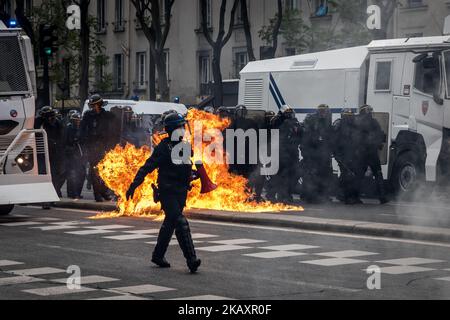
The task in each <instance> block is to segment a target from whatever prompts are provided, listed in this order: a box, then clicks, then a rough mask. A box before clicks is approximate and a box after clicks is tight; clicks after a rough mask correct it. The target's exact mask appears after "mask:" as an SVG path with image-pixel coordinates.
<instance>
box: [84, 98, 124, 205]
mask: <svg viewBox="0 0 450 320" xmlns="http://www.w3.org/2000/svg"><path fill="white" fill-rule="evenodd" d="M104 105H105V102H104V101H103V98H102V97H101V96H100V95H98V94H94V95H93V96H92V97H91V98H90V100H89V107H90V108H91V109H90V110H89V111H87V112H85V114H84V115H83V120H82V121H81V138H82V143H83V147H84V149H85V150H86V153H87V157H88V161H89V173H90V178H91V182H92V188H93V191H94V197H95V200H96V201H97V202H102V201H103V199H105V200H111V196H110V194H109V190H108V188H107V187H106V186H105V184H104V183H103V181H102V179H101V178H100V176H99V175H98V171H97V169H96V166H97V165H98V163H99V162H100V161H101V160H102V159H103V157H104V156H105V153H106V152H107V151H109V150H110V149H112V148H113V147H114V146H115V145H116V144H117V143H119V139H120V137H119V135H120V131H119V132H118V130H116V128H115V125H114V124H115V123H116V122H117V121H116V120H115V117H114V115H113V114H112V113H111V112H109V111H106V110H105V109H104V108H103V107H104Z"/></svg>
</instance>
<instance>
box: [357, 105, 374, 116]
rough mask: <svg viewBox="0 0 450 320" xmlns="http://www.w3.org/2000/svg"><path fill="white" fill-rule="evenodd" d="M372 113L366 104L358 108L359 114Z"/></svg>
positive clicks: (371, 109)
mask: <svg viewBox="0 0 450 320" xmlns="http://www.w3.org/2000/svg"><path fill="white" fill-rule="evenodd" d="M372 112H373V108H372V107H371V106H369V105H368V104H364V105H362V106H361V107H359V114H370V113H372Z"/></svg>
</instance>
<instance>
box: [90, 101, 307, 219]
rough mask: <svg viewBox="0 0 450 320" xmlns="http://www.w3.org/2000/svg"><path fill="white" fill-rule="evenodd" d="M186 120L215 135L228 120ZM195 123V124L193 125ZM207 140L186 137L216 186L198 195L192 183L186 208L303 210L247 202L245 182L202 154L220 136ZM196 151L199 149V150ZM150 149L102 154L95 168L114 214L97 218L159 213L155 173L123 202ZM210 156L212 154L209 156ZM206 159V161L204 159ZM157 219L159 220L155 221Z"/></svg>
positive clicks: (192, 113)
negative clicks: (111, 198)
mask: <svg viewBox="0 0 450 320" xmlns="http://www.w3.org/2000/svg"><path fill="white" fill-rule="evenodd" d="M187 120H188V122H189V126H190V127H191V128H194V126H195V124H194V122H196V121H201V124H202V126H203V131H204V132H205V131H207V130H209V129H217V130H218V131H217V130H216V132H219V131H222V130H224V129H226V128H227V127H228V126H229V124H230V120H229V119H221V118H220V117H218V116H216V115H213V114H211V113H207V112H203V111H199V110H195V109H191V110H189V112H188V115H187ZM197 123H198V122H197ZM211 136H212V139H208V140H210V141H204V140H202V141H201V145H197V146H196V145H195V143H194V141H193V136H191V137H188V139H191V143H192V145H193V148H194V158H195V159H201V160H206V161H203V163H204V166H205V169H206V172H207V173H208V175H209V177H210V178H211V180H212V181H213V182H214V183H215V184H217V185H218V188H217V189H216V190H214V191H213V192H210V193H207V194H200V188H201V185H200V181H198V180H197V181H194V182H193V183H192V190H191V191H190V192H189V195H188V201H187V208H188V209H189V208H202V209H213V210H222V211H239V212H255V213H256V212H279V211H286V210H296V211H302V210H303V208H301V207H295V206H287V205H283V204H273V203H270V202H255V201H250V200H249V199H250V198H251V196H252V193H251V191H250V190H249V188H248V187H247V179H246V178H244V177H242V176H237V175H234V174H231V173H229V171H228V165H227V164H226V163H225V161H224V163H214V162H211V161H208V160H210V159H208V157H210V155H208V153H203V152H202V150H200V149H201V148H206V147H208V146H209V145H210V144H211V143H213V142H214V141H216V142H217V141H220V140H217V139H220V137H217V136H215V135H214V134H211ZM153 138H154V141H155V140H156V141H160V140H161V137H159V136H157V135H155V136H154V137H153ZM199 148H200V149H199ZM150 154H151V150H150V148H149V147H147V146H144V147H142V148H140V149H138V148H136V147H134V146H133V145H130V144H127V145H126V146H125V147H121V146H119V145H118V146H116V147H115V148H114V149H113V150H111V151H110V152H109V153H107V154H106V156H105V157H104V159H103V160H102V161H101V162H100V163H99V165H98V169H99V173H100V177H101V178H102V179H103V181H104V182H105V183H106V185H107V186H108V188H110V189H111V190H113V191H114V193H115V194H116V195H117V196H118V198H119V200H118V203H117V205H118V210H117V212H114V213H106V214H103V215H100V216H98V217H112V216H147V217H148V216H151V217H155V216H159V215H161V214H162V212H161V209H160V205H159V204H158V205H157V204H155V203H154V202H153V189H152V187H151V185H152V183H153V184H156V179H157V172H156V171H154V172H152V173H151V174H149V175H148V176H147V177H146V178H145V181H144V183H143V184H142V185H141V186H140V187H139V188H138V189H136V192H135V195H134V198H133V199H131V200H129V201H127V200H126V199H125V194H126V192H127V190H128V187H129V186H130V184H131V183H132V181H133V179H134V177H135V175H136V173H137V171H138V170H139V168H140V167H141V166H142V165H144V163H145V161H146V160H147V158H148V157H149V156H150ZM213 156H214V154H213ZM205 157H206V159H205ZM159 219H160V218H159Z"/></svg>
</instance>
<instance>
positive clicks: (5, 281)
mask: <svg viewBox="0 0 450 320" xmlns="http://www.w3.org/2000/svg"><path fill="white" fill-rule="evenodd" d="M39 281H43V279H38V278H34V277H26V276H18V277H6V278H0V286H9V285H14V284H25V283H32V282H39Z"/></svg>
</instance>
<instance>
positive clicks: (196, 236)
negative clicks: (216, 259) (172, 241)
mask: <svg viewBox="0 0 450 320" xmlns="http://www.w3.org/2000/svg"><path fill="white" fill-rule="evenodd" d="M217 237H218V236H216V235H213V234H206V233H193V234H192V239H208V238H217Z"/></svg>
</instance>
